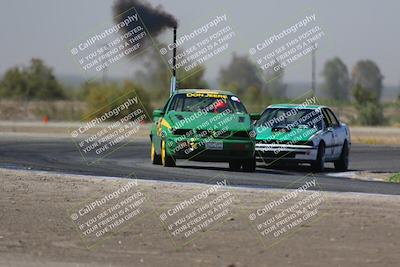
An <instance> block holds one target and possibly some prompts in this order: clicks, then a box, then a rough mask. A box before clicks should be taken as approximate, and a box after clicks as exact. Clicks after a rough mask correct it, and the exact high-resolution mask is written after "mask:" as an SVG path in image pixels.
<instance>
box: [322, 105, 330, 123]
mask: <svg viewBox="0 0 400 267" xmlns="http://www.w3.org/2000/svg"><path fill="white" fill-rule="evenodd" d="M322 114H323V115H324V122H325V125H326V127H332V121H331V118H330V117H329V115H328V113H327V112H326V109H324V108H323V109H322Z"/></svg>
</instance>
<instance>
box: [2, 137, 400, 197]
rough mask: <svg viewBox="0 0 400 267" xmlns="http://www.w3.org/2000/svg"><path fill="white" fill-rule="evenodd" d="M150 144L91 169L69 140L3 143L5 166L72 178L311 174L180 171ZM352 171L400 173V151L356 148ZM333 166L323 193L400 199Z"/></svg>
mask: <svg viewBox="0 0 400 267" xmlns="http://www.w3.org/2000/svg"><path fill="white" fill-rule="evenodd" d="M149 150H150V143H149V141H147V140H145V139H140V140H135V141H133V142H131V143H129V144H127V145H125V146H124V147H122V148H120V149H119V150H117V151H115V152H113V153H112V154H110V155H109V156H107V157H106V158H104V159H102V160H99V161H97V162H96V163H94V164H91V165H88V164H87V162H86V161H84V160H83V159H82V156H81V155H80V153H79V151H78V150H77V148H76V146H75V145H74V144H73V143H72V142H71V140H70V139H67V138H48V139H44V138H41V139H18V140H17V139H15V140H13V139H12V138H11V139H1V140H0V167H8V168H22V169H33V170H45V171H56V172H62V173H71V174H87V175H97V176H112V177H128V176H129V175H132V174H135V175H136V177H137V178H138V179H151V180H162V181H178V182H200V183H211V182H212V179H213V178H215V177H221V176H222V177H225V178H227V180H228V183H229V184H230V185H235V186H248V187H261V188H297V187H299V186H300V185H301V183H300V182H299V180H301V178H302V177H304V176H306V175H308V174H309V173H310V169H309V168H308V167H307V166H299V167H295V168H294V167H290V168H289V167H282V168H280V169H269V168H266V167H265V166H264V164H262V163H259V164H258V167H257V171H256V172H255V173H246V172H232V171H230V170H229V169H228V164H226V163H198V162H191V161H184V160H181V161H178V165H177V167H175V168H164V167H162V166H156V165H152V164H151V162H150V159H149ZM350 170H354V171H360V170H365V171H374V172H400V147H398V146H397V147H390V146H369V145H353V147H352V151H351V153H350ZM332 172H334V169H333V165H327V168H326V171H325V172H324V173H318V174H315V177H316V178H317V182H318V184H319V189H321V190H325V191H337V192H363V193H377V194H393V195H400V184H391V183H384V182H374V181H361V180H355V179H348V178H339V177H337V178H336V177H330V176H328V173H332Z"/></svg>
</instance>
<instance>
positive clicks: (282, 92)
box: [264, 62, 287, 98]
mask: <svg viewBox="0 0 400 267" xmlns="http://www.w3.org/2000/svg"><path fill="white" fill-rule="evenodd" d="M277 67H279V68H278V69H277V70H275V68H277ZM284 74H285V69H284V68H283V67H280V65H279V63H278V62H275V64H274V65H273V66H272V67H270V68H269V69H268V70H267V72H266V74H265V76H264V77H265V82H266V83H265V85H264V93H266V94H268V95H270V96H271V97H274V98H286V88H287V86H286V84H284V82H283V76H284Z"/></svg>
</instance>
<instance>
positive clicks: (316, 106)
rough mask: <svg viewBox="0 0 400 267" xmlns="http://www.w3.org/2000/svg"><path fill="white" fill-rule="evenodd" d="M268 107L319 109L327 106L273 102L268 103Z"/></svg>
mask: <svg viewBox="0 0 400 267" xmlns="http://www.w3.org/2000/svg"><path fill="white" fill-rule="evenodd" d="M268 108H298V109H319V108H327V107H326V106H321V105H302V104H273V105H269V106H268Z"/></svg>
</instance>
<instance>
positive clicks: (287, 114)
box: [256, 108, 323, 129]
mask: <svg viewBox="0 0 400 267" xmlns="http://www.w3.org/2000/svg"><path fill="white" fill-rule="evenodd" d="M322 120H323V117H322V113H321V111H320V109H298V108H268V109H266V110H265V111H264V112H263V114H262V115H261V118H260V119H259V120H258V121H257V124H256V126H258V127H267V128H276V127H290V128H317V129H322Z"/></svg>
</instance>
